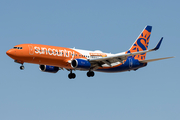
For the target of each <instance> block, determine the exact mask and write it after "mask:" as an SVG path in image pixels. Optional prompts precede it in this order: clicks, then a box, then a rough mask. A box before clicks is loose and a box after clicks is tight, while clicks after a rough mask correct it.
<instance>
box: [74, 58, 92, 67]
mask: <svg viewBox="0 0 180 120" xmlns="http://www.w3.org/2000/svg"><path fill="white" fill-rule="evenodd" d="M71 67H73V68H82V69H89V68H90V67H91V63H90V62H89V61H87V60H83V59H74V60H73V61H72V62H71Z"/></svg>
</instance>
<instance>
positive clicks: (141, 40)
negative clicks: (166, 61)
mask: <svg viewBox="0 0 180 120" xmlns="http://www.w3.org/2000/svg"><path fill="white" fill-rule="evenodd" d="M150 36H151V32H149V31H148V30H146V29H145V30H144V31H143V32H142V33H141V34H140V36H139V37H138V39H137V40H136V41H135V42H134V44H133V46H132V47H131V48H130V50H129V51H127V53H133V52H139V51H144V50H147V49H148V45H149V39H150ZM145 58H146V53H143V54H139V55H135V56H134V59H138V60H145Z"/></svg>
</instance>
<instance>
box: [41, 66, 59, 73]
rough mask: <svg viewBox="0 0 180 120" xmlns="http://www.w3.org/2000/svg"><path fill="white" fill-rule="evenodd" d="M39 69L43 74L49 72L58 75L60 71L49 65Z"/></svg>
mask: <svg viewBox="0 0 180 120" xmlns="http://www.w3.org/2000/svg"><path fill="white" fill-rule="evenodd" d="M39 69H40V70H41V71H42V72H49V73H57V72H58V71H59V67H55V66H49V65H40V66H39Z"/></svg>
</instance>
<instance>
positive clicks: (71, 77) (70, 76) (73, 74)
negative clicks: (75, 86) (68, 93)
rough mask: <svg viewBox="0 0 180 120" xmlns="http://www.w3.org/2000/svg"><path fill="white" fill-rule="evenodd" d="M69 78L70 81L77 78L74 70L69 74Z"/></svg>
mask: <svg viewBox="0 0 180 120" xmlns="http://www.w3.org/2000/svg"><path fill="white" fill-rule="evenodd" d="M68 77H69V79H74V78H75V77H76V74H75V73H72V70H71V72H70V73H69V75H68Z"/></svg>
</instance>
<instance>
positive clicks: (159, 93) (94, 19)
mask: <svg viewBox="0 0 180 120" xmlns="http://www.w3.org/2000/svg"><path fill="white" fill-rule="evenodd" d="M179 4H180V2H179V1H177V0H174V1H173V0H171V1H163V0H151V1H143V0H136V1H132V0H130V1H119V0H117V1H116V0H113V1H112V0H111V1H106V0H91V1H84V0H76V1H74V0H69V1H56V0H51V1H48V0H31V1H24V0H16V1H14V0H1V1H0V16H1V17H0V18H1V19H0V28H1V29H0V33H1V35H0V40H1V51H0V55H1V69H0V73H1V77H0V119H1V120H12V119H13V120H32V119H34V120H49V119H52V120H56V119H58V120H59V119H61V120H72V119H73V120H92V119H94V120H99V119H103V120H110V119H114V120H119V119H123V120H124V119H125V120H132V119H135V120H136V119H137V120H144V119H146V120H152V119H153V120H160V119H163V120H169V119H173V120H179V119H180V114H179V113H180V95H179V93H180V87H179V85H180V81H179V67H180V65H179V58H180V56H179V50H180V49H179V45H180V41H179V28H180V23H179V21H180V17H179V11H180V8H179ZM146 25H152V26H153V29H152V34H151V39H150V44H149V48H153V47H154V46H155V45H156V44H157V42H158V41H159V39H160V38H161V37H164V40H163V42H162V45H161V47H160V49H159V50H158V51H156V52H151V53H148V54H147V59H152V58H159V57H168V56H176V58H173V59H169V60H163V61H157V62H153V63H149V64H148V66H147V67H145V68H141V69H139V70H137V71H131V72H121V73H111V74H107V73H100V72H96V73H95V77H93V78H88V77H87V76H86V72H80V71H76V75H77V77H76V79H75V80H69V79H68V77H67V75H68V74H69V72H68V71H59V72H58V73H57V74H51V73H43V72H41V71H40V70H39V68H38V67H39V66H38V65H34V64H25V70H24V71H20V69H19V66H20V65H19V64H17V63H14V62H13V60H12V59H11V58H9V57H8V56H7V55H6V51H7V50H8V49H10V48H12V47H13V46H15V45H17V44H22V43H37V44H47V45H55V46H62V47H76V48H79V49H87V50H102V51H103V52H111V53H118V52H123V51H126V50H128V49H129V48H130V46H131V45H132V43H133V42H134V41H135V39H136V38H137V37H138V35H139V34H140V32H141V31H142V29H143V28H144V27H145V26H146Z"/></svg>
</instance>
